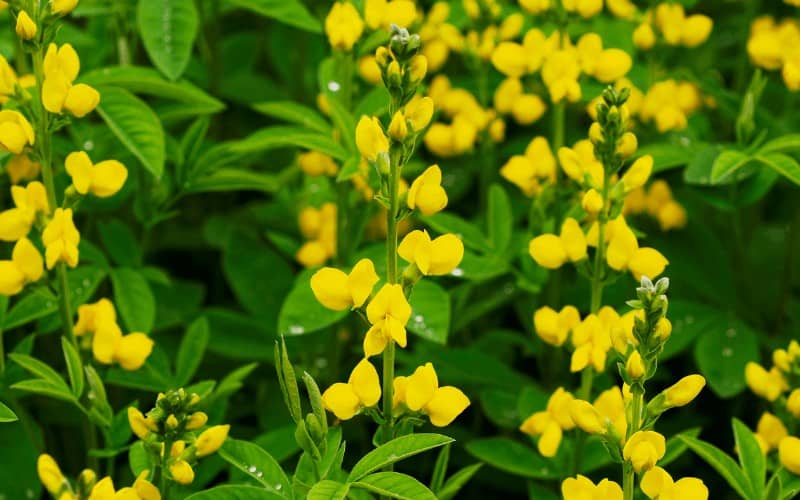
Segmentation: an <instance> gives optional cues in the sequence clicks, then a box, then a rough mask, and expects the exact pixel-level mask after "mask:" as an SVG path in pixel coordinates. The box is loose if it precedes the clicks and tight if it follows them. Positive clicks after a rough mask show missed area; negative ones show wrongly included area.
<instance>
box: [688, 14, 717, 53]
mask: <svg viewBox="0 0 800 500" xmlns="http://www.w3.org/2000/svg"><path fill="white" fill-rule="evenodd" d="M713 27H714V22H713V21H712V20H711V18H710V17H708V16H704V15H702V14H694V15H691V16H689V17H687V18H686V20H685V21H684V22H683V26H681V43H682V44H683V45H685V46H687V47H697V46H698V45H700V44H701V43H703V42H705V41H706V40H707V39H708V36H709V35H710V34H711V29H712V28H713Z"/></svg>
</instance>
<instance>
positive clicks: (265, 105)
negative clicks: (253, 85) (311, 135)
mask: <svg viewBox="0 0 800 500" xmlns="http://www.w3.org/2000/svg"><path fill="white" fill-rule="evenodd" d="M253 109H254V110H256V111H258V112H259V113H261V114H263V115H267V116H271V117H273V118H277V119H279V120H285V121H287V122H290V123H295V124H297V125H302V126H303V127H305V128H307V129H311V130H314V131H316V132H319V133H321V134H325V135H330V134H331V130H332V127H331V125H330V123H328V120H326V119H325V117H324V116H322V115H321V114H320V113H319V112H318V111H317V110H315V109H312V108H309V107H308V106H303V105H302V104H298V103H296V102H294V101H271V102H259V103H256V104H253Z"/></svg>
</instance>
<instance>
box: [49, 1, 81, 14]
mask: <svg viewBox="0 0 800 500" xmlns="http://www.w3.org/2000/svg"><path fill="white" fill-rule="evenodd" d="M77 5H78V0H50V12H51V13H52V14H53V15H55V16H65V15H67V14H69V13H70V12H72V9H74V8H75V7H76V6H77Z"/></svg>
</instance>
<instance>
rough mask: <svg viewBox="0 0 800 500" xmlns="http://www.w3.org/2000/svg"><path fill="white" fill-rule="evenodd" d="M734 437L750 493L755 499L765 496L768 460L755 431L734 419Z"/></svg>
mask: <svg viewBox="0 0 800 500" xmlns="http://www.w3.org/2000/svg"><path fill="white" fill-rule="evenodd" d="M733 437H734V439H735V441H736V451H737V454H738V455H739V465H741V466H742V470H743V471H744V474H745V476H747V479H748V481H749V483H750V491H752V492H753V495H754V497H753V498H755V499H759V498H761V497H762V496H763V495H764V483H765V482H766V480H767V460H766V458H765V457H764V453H762V452H761V446H759V444H758V440H757V439H756V436H755V434H753V431H751V430H750V429H748V428H747V426H746V425H744V423H742V421H741V420H739V419H738V418H734V419H733Z"/></svg>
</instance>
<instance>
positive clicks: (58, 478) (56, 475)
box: [36, 453, 66, 495]
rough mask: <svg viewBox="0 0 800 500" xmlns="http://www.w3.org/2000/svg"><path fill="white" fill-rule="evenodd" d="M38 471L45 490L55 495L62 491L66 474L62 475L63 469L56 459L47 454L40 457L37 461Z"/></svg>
mask: <svg viewBox="0 0 800 500" xmlns="http://www.w3.org/2000/svg"><path fill="white" fill-rule="evenodd" d="M36 471H37V473H38V474H39V480H40V481H41V482H42V484H43V485H44V487H45V489H46V490H47V491H49V492H50V493H52V494H54V495H55V494H57V493H58V492H59V490H61V487H62V486H63V485H64V483H65V482H66V479H65V478H64V474H62V473H61V469H60V468H59V467H58V464H57V463H56V461H55V459H53V457H51V456H50V455H48V454H47V453H42V454H41V455H39V458H38V459H37V461H36Z"/></svg>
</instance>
